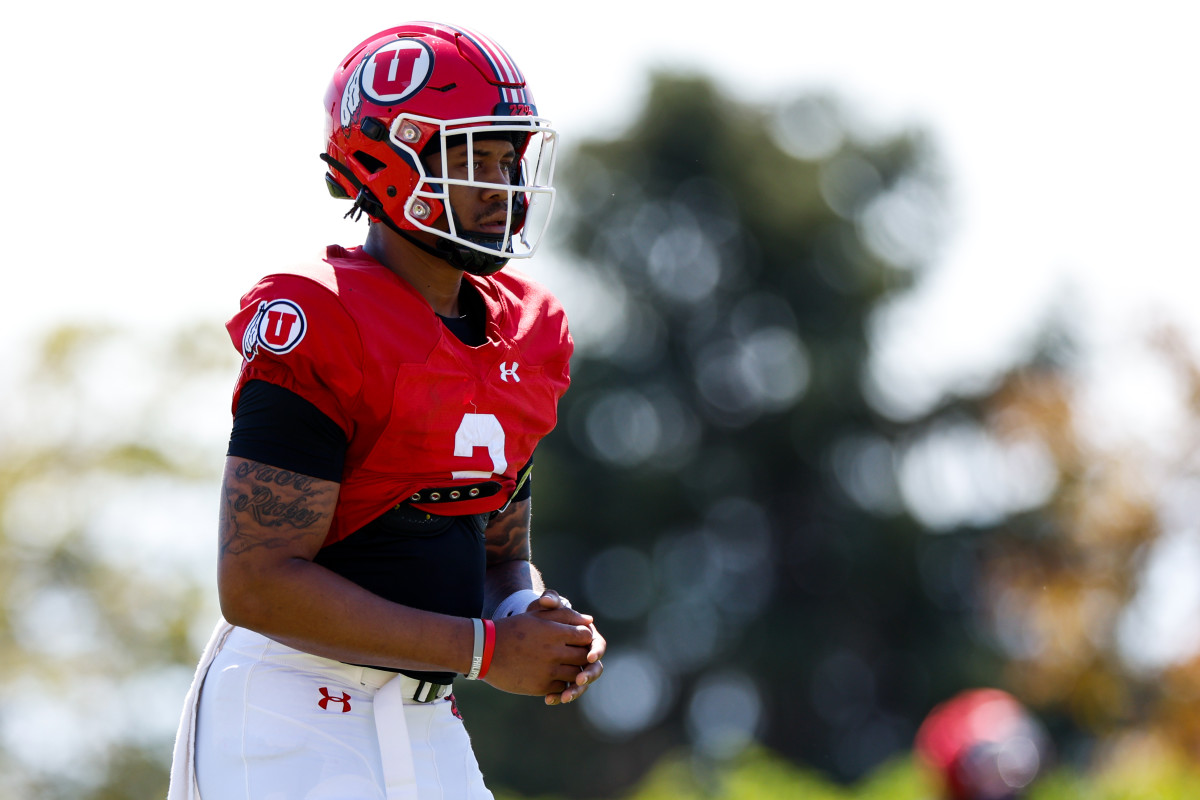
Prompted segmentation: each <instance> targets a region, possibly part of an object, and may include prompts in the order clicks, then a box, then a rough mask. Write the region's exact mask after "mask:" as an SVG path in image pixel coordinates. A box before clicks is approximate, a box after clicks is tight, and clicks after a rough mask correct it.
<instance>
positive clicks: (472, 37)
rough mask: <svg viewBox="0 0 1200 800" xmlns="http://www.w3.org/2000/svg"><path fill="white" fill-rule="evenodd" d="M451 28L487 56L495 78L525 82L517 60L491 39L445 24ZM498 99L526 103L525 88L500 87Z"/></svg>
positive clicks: (507, 81) (504, 81)
mask: <svg viewBox="0 0 1200 800" xmlns="http://www.w3.org/2000/svg"><path fill="white" fill-rule="evenodd" d="M447 27H450V28H451V29H452V30H455V31H458V33H460V34H461V35H462V36H463V37H465V38H466V39H468V40H469V41H470V42H471V43H472V44H474V45H475V46H476V47H478V48H479V52H481V53H483V55H484V57H485V58H487V60H488V63H489V64H490V65H491V67H492V69H493V70H494V71H495V76H496V79H497V80H499V81H500V82H502V83H519V84H524V83H525V76H524V75H522V74H521V70H520V69H519V68H518V67H517V62H515V61H513V59H512V56H510V55H509V54H508V53H507V52H506V51H505V49H504V48H503V47H501V46H500V45H498V44H496V43H495V42H493V41H492V40H491V39H489V38H487V37H486V36H483V35H481V34H478V33H475V32H474V31H471V30H468V29H466V28H459V27H454V26H447ZM500 99H501V100H503V101H504V102H506V103H527V102H529V101H528V100H527V96H526V94H525V88H524V86H523V85H522V87H521V88H519V89H513V88H510V87H501V89H500Z"/></svg>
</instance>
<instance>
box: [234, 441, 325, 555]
mask: <svg viewBox="0 0 1200 800" xmlns="http://www.w3.org/2000/svg"><path fill="white" fill-rule="evenodd" d="M224 493H225V496H224V498H223V502H222V504H221V552H222V553H231V554H235V555H236V554H239V553H244V552H246V551H248V550H253V549H255V548H259V547H263V548H267V549H271V548H276V547H284V546H287V545H289V544H291V543H293V542H295V541H297V540H299V539H302V538H305V537H308V536H313V535H317V534H320V533H323V532H324V530H325V528H324V526H321V525H320V524H319V523H320V522H321V520H322V519H323V518H325V517H326V516H327V515H329V514H331V513H332V510H333V509H332V506H333V503H334V502H336V486H335V487H334V488H330V486H329V484H326V483H325V482H322V481H317V480H316V479H315V478H310V477H309V476H307V475H299V474H297V473H294V472H288V471H287V470H281V469H276V468H274V467H269V466H266V465H264V464H258V463H255V462H246V461H243V462H240V463H238V464H237V465H235V466H234V468H233V469H232V470H231V471H230V472H227V473H226V479H225V484H224Z"/></svg>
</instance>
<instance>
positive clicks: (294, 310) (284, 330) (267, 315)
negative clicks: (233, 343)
mask: <svg viewBox="0 0 1200 800" xmlns="http://www.w3.org/2000/svg"><path fill="white" fill-rule="evenodd" d="M307 332H308V320H306V319H305V318H304V311H303V310H302V309H301V308H300V306H299V304H297V303H294V302H292V301H291V300H272V301H271V302H269V303H268V302H267V301H266V300H263V301H261V302H260V303H259V304H258V311H256V312H255V314H254V318H253V319H251V320H250V324H249V325H247V326H246V332H245V333H243V334H242V355H243V356H244V357H245V359H246V360H247V361H253V360H254V357H255V356H256V355H258V349H259V348H260V347H262V348H265V349H267V350H270V351H271V352H272V353H276V354H279V355H282V354H284V353H287V352H290V351H291V350H292V348H294V347H295V346H296V345H298V344H300V340H301V339H303V338H304V334H305V333H307Z"/></svg>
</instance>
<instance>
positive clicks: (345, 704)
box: [317, 686, 350, 714]
mask: <svg viewBox="0 0 1200 800" xmlns="http://www.w3.org/2000/svg"><path fill="white" fill-rule="evenodd" d="M317 691H318V692H320V693H321V699H320V700H318V701H317V705H319V706H320V707H321V708H323V709H325V710H326V711H328V710H329V704H330V703H341V704H342V713H343V714H345V713H346V712H347V711H349V710H350V695H349V694H348V693H347V692H342V694H341V696H340V697H333V696H332V695H330V694H329V688H328V687H326V686H322V687H321V688H319V689H317Z"/></svg>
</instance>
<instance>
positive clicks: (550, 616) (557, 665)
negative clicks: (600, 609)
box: [486, 589, 607, 706]
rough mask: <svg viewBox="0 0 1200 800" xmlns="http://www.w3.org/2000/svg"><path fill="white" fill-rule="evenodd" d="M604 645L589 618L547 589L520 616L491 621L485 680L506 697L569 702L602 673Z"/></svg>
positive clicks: (556, 702)
mask: <svg viewBox="0 0 1200 800" xmlns="http://www.w3.org/2000/svg"><path fill="white" fill-rule="evenodd" d="M606 646H607V643H606V642H605V640H604V637H603V636H601V635H600V633H599V631H597V630H596V623H595V620H594V619H593V618H592V616H591V615H590V614H581V613H580V612H578V611H576V610H575V609H573V608H571V605H570V603H568V602H567V600H566V598H564V597H562V596H560V595H559V594H558V592H555V591H553V590H550V589H547V590H546V591H545V592H543V593H542V596H541V597H539V598H538V599H537V600H535V601H534V602H532V603H530V604H529V607H528V608H527V609H526V611H525V613H523V614H514V615H513V616H511V617H507V618H506V619H501V620H498V621H497V622H496V652H495V655H494V656H493V658H492V667H491V670H490V671H489V672H488V676H487V679H486V680H487V682H488V683H489V684H491V685H492V686H495V687H496V688H497V689H502V690H504V691H506V692H513V693H515V694H541V695H544V696H545V700H546V705H551V706H554V705H558V704H560V703H570V702H571V701H573V700H575V699H576V698H578V697H579V696H580V695H582V694H583V693H584V692H585V691H587V689H588V687H589V686H591V685H592V684H593V683H595V682H596V680H597V679H598V678H599V677H600V675H601V674H602V673H603V672H604V664H602V663H601V661H600V659H601V658H602V657H603V656H604V652H605V648H606Z"/></svg>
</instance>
